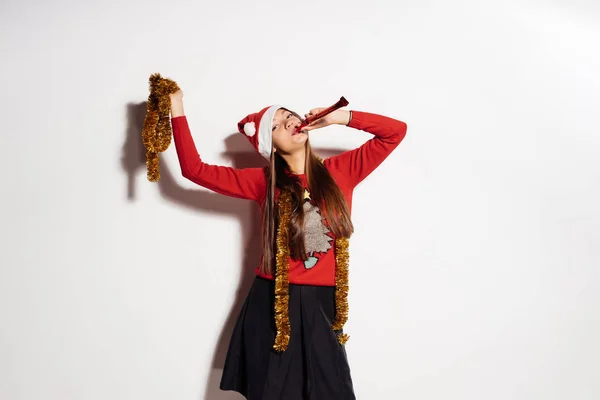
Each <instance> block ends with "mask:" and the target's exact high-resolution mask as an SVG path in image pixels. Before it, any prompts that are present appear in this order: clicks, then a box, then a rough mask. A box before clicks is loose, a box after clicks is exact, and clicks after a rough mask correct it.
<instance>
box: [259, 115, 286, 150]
mask: <svg viewBox="0 0 600 400" xmlns="http://www.w3.org/2000/svg"><path fill="white" fill-rule="evenodd" d="M280 108H282V106H280V105H277V104H275V105H272V106H271V107H269V108H268V109H267V111H265V113H264V114H263V116H262V118H261V119H260V126H259V127H258V152H259V153H260V155H261V156H263V157H264V158H266V159H267V160H270V159H271V151H272V149H273V126H272V125H273V118H274V117H275V112H277V110H279V109H280Z"/></svg>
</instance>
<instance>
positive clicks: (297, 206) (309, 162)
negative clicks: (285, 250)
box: [260, 140, 354, 275]
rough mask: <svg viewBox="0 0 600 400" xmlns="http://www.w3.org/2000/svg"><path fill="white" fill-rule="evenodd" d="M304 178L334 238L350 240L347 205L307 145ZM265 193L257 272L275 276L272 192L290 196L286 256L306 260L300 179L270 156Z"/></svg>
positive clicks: (275, 219)
mask: <svg viewBox="0 0 600 400" xmlns="http://www.w3.org/2000/svg"><path fill="white" fill-rule="evenodd" d="M305 150H306V160H305V167H304V168H305V171H304V172H305V174H306V180H307V183H308V190H309V191H310V195H311V198H312V200H314V201H315V202H316V204H317V205H318V206H319V208H320V209H321V212H322V213H323V215H324V216H325V218H326V219H327V222H328V223H329V227H330V229H331V231H332V233H333V234H334V235H335V237H336V238H339V237H350V235H351V234H352V232H354V227H353V225H352V220H351V219H350V211H349V209H348V203H347V202H346V199H345V198H344V195H343V194H342V191H341V190H340V188H339V186H338V185H337V183H336V182H335V180H334V179H333V177H332V176H331V174H330V173H329V171H328V170H327V168H325V165H323V163H322V162H321V160H320V159H319V158H318V157H317V156H316V155H315V154H313V152H312V149H311V146H310V143H309V141H308V140H307V141H306V144H305ZM266 181H267V191H266V196H265V201H264V203H263V205H262V207H263V221H262V245H263V258H262V263H261V266H260V272H261V273H263V274H269V275H274V273H275V255H276V254H275V248H274V247H275V235H276V227H277V224H278V221H279V216H278V213H277V207H276V204H275V193H276V189H279V191H280V192H282V191H285V190H288V191H290V192H291V194H292V215H291V221H290V243H289V246H290V256H291V257H292V258H293V259H300V260H306V258H307V257H306V251H305V248H304V230H303V227H304V207H303V205H304V189H303V187H302V184H301V182H300V179H299V178H298V177H296V176H294V175H293V174H292V173H291V170H290V167H289V165H288V164H287V162H286V161H285V159H284V158H283V157H282V156H281V155H280V154H279V153H278V152H272V153H271V159H270V165H269V168H268V169H266Z"/></svg>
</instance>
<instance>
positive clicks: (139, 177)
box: [121, 102, 344, 400]
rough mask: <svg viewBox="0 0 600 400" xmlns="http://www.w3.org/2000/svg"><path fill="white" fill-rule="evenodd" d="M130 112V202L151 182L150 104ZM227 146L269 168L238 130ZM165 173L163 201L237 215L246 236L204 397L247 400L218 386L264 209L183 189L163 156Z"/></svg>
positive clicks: (249, 163) (240, 158) (234, 160)
mask: <svg viewBox="0 0 600 400" xmlns="http://www.w3.org/2000/svg"><path fill="white" fill-rule="evenodd" d="M126 112H127V129H126V132H125V135H126V137H125V144H124V145H123V148H122V155H121V166H122V168H123V170H124V171H125V173H126V174H127V188H126V197H127V200H128V201H135V200H136V190H135V189H136V186H135V185H136V182H138V181H142V182H144V183H146V182H148V180H147V178H146V155H145V149H144V145H143V143H142V136H141V133H142V128H143V126H144V119H145V117H146V102H142V103H129V104H127V110H126ZM192 134H193V133H192ZM196 136H198V135H196ZM225 147H226V151H225V152H224V153H223V154H222V155H223V156H225V157H226V158H228V159H229V160H231V165H232V166H233V167H234V168H251V167H261V166H264V165H266V161H265V160H264V159H263V158H262V157H260V156H259V155H258V154H257V153H256V152H255V151H254V150H253V149H252V147H251V146H250V144H249V143H248V141H247V140H246V139H245V138H244V137H243V136H242V135H240V134H239V133H237V132H236V133H233V134H231V135H229V136H228V137H227V138H226V139H225ZM249 150H250V151H249ZM313 150H314V151H315V153H318V154H319V155H321V156H322V157H330V156H333V155H336V154H340V153H342V152H343V151H344V150H341V149H327V150H325V149H313ZM167 151H175V149H174V144H171V146H170V148H169V149H168V150H167ZM176 170H177V171H179V166H177V168H176ZM160 175H161V178H160V180H159V181H158V182H157V183H156V185H157V187H158V190H159V191H160V194H161V196H162V197H163V198H164V199H166V200H169V201H171V202H173V203H176V204H178V205H180V206H183V207H186V208H190V209H193V210H198V211H200V212H208V213H211V214H227V215H234V216H236V217H237V219H238V220H239V222H240V227H241V229H242V237H243V238H244V239H243V243H241V244H240V246H241V247H242V249H241V250H242V252H243V262H242V265H241V266H240V274H239V282H238V287H237V291H236V296H235V300H234V303H233V305H232V307H231V310H230V312H229V315H228V316H227V319H226V321H225V324H224V325H223V327H222V329H221V333H220V335H219V339H218V342H217V344H216V347H215V351H214V353H213V359H212V362H211V369H210V372H209V376H208V377H207V382H206V391H205V394H204V397H203V399H204V400H235V399H243V396H241V395H239V394H237V393H234V392H225V391H221V390H220V389H219V382H220V379H221V373H222V370H223V365H224V362H225V355H226V353H227V347H228V346H229V339H230V337H231V334H232V332H233V328H234V325H235V321H236V319H237V316H238V314H239V312H240V310H241V308H242V305H243V303H244V300H245V298H246V295H247V294H248V291H249V289H250V285H251V284H252V281H253V279H254V269H255V268H256V266H257V265H258V263H259V261H260V255H261V239H260V233H261V232H260V226H261V220H260V209H259V207H258V205H257V204H256V203H255V202H253V201H248V200H242V199H236V198H233V197H228V196H224V195H221V194H218V193H214V192H211V191H209V190H208V189H204V188H199V189H198V190H193V189H187V188H184V187H182V186H180V185H179V184H177V182H176V180H175V179H174V177H173V174H172V172H171V167H169V166H168V165H167V163H166V162H165V161H164V157H161V158H160ZM148 183H150V182H148ZM151 184H153V183H151Z"/></svg>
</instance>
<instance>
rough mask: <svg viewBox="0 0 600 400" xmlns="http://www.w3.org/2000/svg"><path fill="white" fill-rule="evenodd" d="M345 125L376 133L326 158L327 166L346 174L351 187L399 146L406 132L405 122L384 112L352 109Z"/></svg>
mask: <svg viewBox="0 0 600 400" xmlns="http://www.w3.org/2000/svg"><path fill="white" fill-rule="evenodd" d="M348 126H349V127H351V128H355V129H360V130H363V131H365V132H368V133H370V134H372V135H375V137H373V138H371V139H369V140H368V141H367V142H366V143H364V144H363V145H362V146H360V147H358V148H356V149H354V150H349V151H346V152H344V153H342V154H339V155H337V156H334V157H330V158H328V159H327V160H325V163H326V164H329V167H330V168H333V169H336V170H338V171H339V172H341V173H342V174H343V175H345V176H346V178H347V181H348V184H350V185H351V186H352V187H355V186H356V185H358V184H359V183H360V182H361V181H362V180H363V179H365V178H366V177H367V176H368V175H369V174H370V173H371V172H373V171H374V170H375V168H377V167H378V166H379V165H380V164H381V163H382V162H383V161H384V160H385V159H386V158H387V157H388V156H389V155H390V153H391V152H392V151H393V150H394V149H395V148H396V147H398V145H399V144H400V142H401V141H402V139H404V137H405V136H406V128H407V126H406V123H404V122H402V121H398V120H396V119H393V118H389V117H385V116H383V115H378V114H372V113H367V112H361V111H352V113H351V118H350V122H349V123H348Z"/></svg>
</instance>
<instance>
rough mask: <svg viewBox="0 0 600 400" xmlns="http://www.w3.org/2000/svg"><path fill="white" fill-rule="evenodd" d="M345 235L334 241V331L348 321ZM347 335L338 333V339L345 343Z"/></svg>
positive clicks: (346, 247)
mask: <svg viewBox="0 0 600 400" xmlns="http://www.w3.org/2000/svg"><path fill="white" fill-rule="evenodd" d="M348 243H349V240H348V238H347V237H341V238H338V239H336V241H335V263H336V268H335V319H334V321H333V323H332V328H333V330H334V331H341V330H342V328H343V327H344V324H345V323H346V321H348V274H349V268H348V264H349V260H350V255H349V253H348ZM348 339H349V336H348V335H347V334H345V333H339V335H338V341H339V342H340V344H345V343H346V342H347V341H348Z"/></svg>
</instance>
